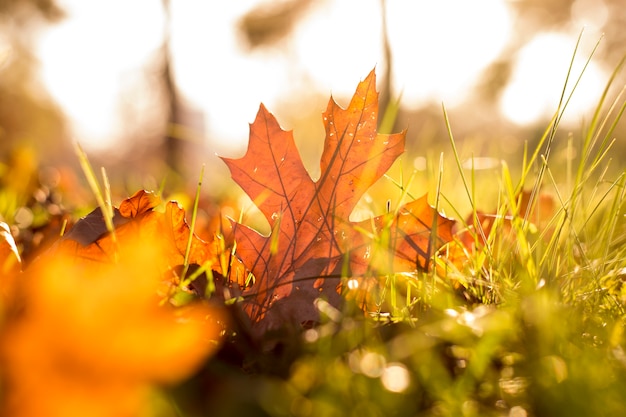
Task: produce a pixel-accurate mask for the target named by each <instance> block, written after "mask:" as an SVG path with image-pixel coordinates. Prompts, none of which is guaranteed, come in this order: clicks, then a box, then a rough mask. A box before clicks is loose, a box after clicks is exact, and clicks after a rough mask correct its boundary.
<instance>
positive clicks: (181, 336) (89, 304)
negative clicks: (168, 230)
mask: <svg viewBox="0 0 626 417" xmlns="http://www.w3.org/2000/svg"><path fill="white" fill-rule="evenodd" d="M151 243H152V242H150V241H149V240H148V241H147V240H145V238H139V239H138V240H134V239H122V240H120V241H119V242H118V244H119V250H120V251H119V254H120V256H119V258H118V260H117V262H116V263H102V264H101V265H100V267H99V268H94V267H93V266H94V264H93V263H92V262H91V261H90V262H80V261H78V262H77V259H76V257H75V256H73V254H72V253H71V252H57V253H56V254H55V255H54V256H52V257H47V258H46V261H45V262H35V263H34V264H32V265H31V267H30V268H28V269H27V270H26V271H24V272H23V273H22V274H21V277H20V278H21V279H20V280H19V286H20V288H19V290H20V291H19V292H18V293H19V299H18V300H14V303H13V304H14V305H16V306H18V308H17V309H14V310H13V311H12V312H11V314H9V315H7V318H6V320H5V322H4V323H3V324H4V325H3V327H2V329H0V364H1V366H0V368H1V369H2V377H3V382H6V385H4V384H3V385H4V388H3V398H2V404H1V407H0V413H1V414H2V415H10V416H16V417H38V416H42V415H46V416H59V417H61V416H62V417H68V416H87V415H88V416H102V417H109V416H135V415H143V414H142V412H145V410H144V409H143V406H144V405H145V404H146V401H147V398H146V393H147V392H148V391H147V390H148V389H149V388H150V386H152V385H154V384H171V383H175V382H177V381H180V380H181V379H182V378H185V377H186V376H188V375H190V373H192V372H194V371H195V370H196V369H197V368H198V367H199V366H200V365H201V364H202V363H203V361H204V360H205V359H206V358H207V356H208V355H210V354H211V352H213V351H214V350H215V349H216V347H217V343H216V341H218V339H219V333H220V332H221V331H222V330H223V318H222V315H223V314H222V313H221V312H220V311H218V310H216V309H213V308H208V307H207V306H206V305H202V304H197V305H189V306H187V307H185V308H173V307H172V306H170V305H164V306H160V305H159V300H160V298H159V297H158V295H157V293H158V290H159V288H160V286H161V282H162V276H161V274H160V273H158V271H156V270H155V269H154V268H153V264H154V262H155V260H157V259H159V257H160V256H162V254H161V253H160V248H159V247H158V245H152V244H151Z"/></svg>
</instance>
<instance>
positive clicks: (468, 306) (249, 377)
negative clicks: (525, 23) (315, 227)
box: [181, 61, 626, 417]
mask: <svg viewBox="0 0 626 417" xmlns="http://www.w3.org/2000/svg"><path fill="white" fill-rule="evenodd" d="M623 63H624V61H622V62H621V63H620V65H619V66H618V68H616V70H615V73H614V75H613V77H612V78H611V80H610V81H609V83H608V85H607V89H606V91H605V92H604V94H603V96H602V99H601V101H600V102H599V103H598V106H597V109H596V111H595V112H594V114H593V117H592V119H591V121H590V123H589V125H588V127H587V128H586V129H585V130H584V131H583V132H582V133H581V134H580V135H577V134H574V133H569V132H565V133H563V132H561V130H560V121H561V118H562V116H563V114H564V112H565V111H566V109H567V104H568V102H569V99H570V96H568V95H566V94H565V91H567V90H568V88H567V87H568V86H567V84H568V82H569V80H570V77H571V74H568V78H567V81H568V82H566V85H565V86H564V87H563V96H562V100H561V104H560V105H559V108H558V109H557V111H556V113H555V115H554V117H553V118H552V120H551V122H550V124H549V125H548V126H547V127H546V129H545V131H544V134H543V136H542V137H541V139H540V141H539V144H538V146H537V147H536V148H535V149H528V147H525V148H524V149H525V152H524V153H523V155H522V156H521V161H507V162H502V164H501V166H500V175H499V178H498V180H497V181H496V183H497V186H496V188H495V189H493V188H491V190H492V191H493V192H495V193H496V194H497V201H498V204H497V206H496V207H495V209H494V211H493V212H492V213H490V215H491V216H492V218H493V226H492V227H491V229H490V230H489V231H487V230H483V229H482V228H481V222H480V221H479V210H478V207H479V206H480V203H481V201H480V200H481V197H483V195H482V194H483V193H484V191H483V190H485V189H486V187H485V186H484V184H481V183H479V181H478V179H477V176H476V175H475V171H474V170H473V169H470V170H469V173H468V171H467V170H466V169H464V168H463V166H462V163H461V158H460V156H459V154H458V151H457V149H456V144H455V140H454V137H453V127H452V122H453V121H451V120H449V118H448V116H447V114H446V111H445V108H444V115H443V117H444V120H445V122H446V124H447V126H448V131H449V136H450V147H451V149H450V153H451V154H452V155H453V158H452V164H446V161H447V162H449V161H450V160H448V159H444V158H443V157H442V158H441V160H440V161H439V164H438V165H437V164H433V165H435V166H438V168H437V174H436V176H435V177H436V182H437V185H436V190H437V192H436V195H435V196H432V198H431V200H432V201H434V202H435V203H436V205H440V204H441V205H445V206H446V207H447V209H448V210H451V211H453V212H454V211H455V206H454V203H453V201H454V199H453V198H452V193H451V194H450V195H449V194H448V192H447V191H446V189H445V187H442V186H441V179H442V177H443V176H450V175H457V176H458V179H459V181H460V183H461V184H462V187H461V194H462V195H464V197H466V198H467V199H468V201H469V206H470V207H471V213H470V215H469V217H468V216H466V215H467V213H460V212H457V213H454V214H455V216H454V217H457V218H458V219H460V220H459V222H460V225H461V228H470V229H473V230H474V232H473V233H474V234H473V235H472V239H473V240H474V242H475V243H476V244H477V248H476V250H475V251H474V252H472V253H471V254H470V256H469V259H468V261H467V262H466V263H465V264H464V265H462V266H460V265H458V264H451V263H450V262H448V261H446V259H445V256H444V255H445V253H443V251H442V253H441V254H440V255H442V256H441V257H440V258H439V260H438V262H439V266H440V267H441V268H439V269H437V270H434V269H433V270H432V271H429V272H416V273H414V274H409V276H408V279H407V274H402V275H401V274H397V275H390V276H388V277H387V279H386V280H385V285H384V286H383V288H381V289H380V290H379V291H378V292H377V293H376V294H375V297H377V299H378V305H380V308H379V309H377V310H376V311H373V312H372V314H370V315H363V313H362V311H361V310H360V308H359V307H358V306H355V305H352V304H350V303H349V302H348V303H346V305H345V306H344V308H343V310H342V311H339V310H336V309H334V308H333V307H331V306H329V305H327V304H325V303H321V304H320V305H319V309H320V312H321V314H322V324H321V325H320V326H319V327H315V328H312V329H308V330H304V331H302V332H298V331H294V330H293V329H291V330H285V331H284V332H277V333H276V334H273V335H271V340H272V343H271V344H270V346H271V348H270V349H269V350H267V351H263V352H258V351H255V350H254V348H253V347H251V346H249V345H246V343H245V342H242V340H241V339H239V340H235V341H233V342H232V344H230V345H228V344H227V345H226V346H225V347H224V348H223V350H222V352H221V353H220V354H219V355H218V356H217V357H216V358H214V359H213V360H212V361H211V362H210V363H209V364H207V367H206V368H205V369H204V371H203V372H202V373H201V377H200V376H199V377H198V378H203V379H204V380H211V381H214V383H215V384H216V385H218V386H220V387H221V389H220V388H218V389H217V392H219V395H214V396H212V395H211V394H208V396H207V395H206V392H205V393H204V395H205V396H199V397H197V398H195V399H194V401H192V402H194V403H195V404H196V409H195V413H194V411H193V410H192V409H193V407H191V408H190V409H188V410H186V412H187V413H189V414H186V415H202V412H205V413H206V412H209V411H211V412H212V414H213V415H270V416H292V415H293V416H346V415H358V416H393V415H397V416H520V417H521V416H571V415H576V416H587V415H588V416H603V415H605V416H616V415H626V399H625V398H624V396H623V393H624V392H626V352H625V350H624V348H625V346H626V340H625V338H624V325H625V318H626V315H625V302H626V287H625V286H624V280H625V279H626V245H625V243H626V217H625V216H626V191H625V188H624V186H625V184H626V171H625V170H624V167H623V164H621V165H620V158H619V154H618V153H617V151H615V150H614V148H613V146H614V143H615V141H616V140H623V138H614V137H613V135H614V133H615V129H616V126H617V125H618V123H619V122H620V120H621V118H622V115H623V112H624V109H625V108H626V101H624V99H623V95H622V93H619V94H617V96H616V98H615V99H613V100H612V101H610V102H609V101H608V97H609V92H610V91H612V89H614V87H615V86H614V85H613V81H614V80H615V78H616V76H617V74H618V73H619V72H620V71H621V69H622V65H623ZM581 75H582V74H581ZM579 78H580V77H579V76H578V77H577V78H576V79H575V81H574V84H577V83H578V80H579ZM574 89H575V88H574ZM555 155H565V156H567V158H563V159H560V158H558V157H557V156H555ZM574 155H575V157H573V156H574ZM431 164H432V161H431ZM509 164H510V165H515V166H517V167H518V168H516V169H515V170H512V169H510V168H509ZM450 165H451V166H450ZM412 178H413V176H410V177H409V178H408V180H407V181H405V178H399V179H394V178H389V179H390V180H391V184H393V186H394V187H396V188H397V189H398V190H399V191H400V193H401V198H400V200H403V199H404V198H405V197H409V198H410V197H414V196H412V195H411V193H410V192H409V191H408V190H409V189H410V183H411V181H412ZM491 185H492V184H490V187H491ZM524 190H525V191H527V192H528V195H529V203H528V204H527V206H526V208H523V206H522V205H521V200H520V193H521V192H522V191H524ZM454 197H455V198H456V197H458V193H455V194H454ZM543 198H548V199H549V200H550V201H552V202H553V208H554V209H553V210H550V211H546V210H545V208H544V207H543V206H542V204H541V202H542V199H543ZM537 207H539V208H537ZM542 210H543V211H542ZM466 218H467V221H464V220H463V219H466ZM481 242H485V243H484V244H481ZM442 268H446V269H445V271H446V274H445V276H443V275H442V274H441V273H440V271H441V270H443V269H442ZM437 271H439V272H437ZM268 338H270V336H268ZM233 351H236V352H238V353H239V354H241V356H239V357H238V359H237V360H235V361H232V356H230V355H232V354H233ZM242 352H244V353H243V354H242ZM242 363H243V364H244V365H245V366H243V370H242V367H240V366H239V365H241V364H242ZM195 383H197V380H192V381H190V382H189V384H191V385H193V384H195ZM184 388H185V387H182V388H181V390H184Z"/></svg>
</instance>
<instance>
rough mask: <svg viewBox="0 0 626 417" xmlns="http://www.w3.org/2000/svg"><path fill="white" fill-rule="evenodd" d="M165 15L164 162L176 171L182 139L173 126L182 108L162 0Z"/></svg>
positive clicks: (165, 2) (165, 9)
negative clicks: (165, 109)
mask: <svg viewBox="0 0 626 417" xmlns="http://www.w3.org/2000/svg"><path fill="white" fill-rule="evenodd" d="M162 2H163V12H164V16H165V29H164V32H165V33H164V36H163V46H162V49H161V65H162V68H161V71H160V73H161V78H162V82H163V87H162V88H163V100H164V102H165V103H164V104H165V106H166V108H167V124H166V126H165V138H164V145H163V147H164V152H165V162H166V163H167V165H168V166H169V167H170V168H171V169H172V170H174V171H175V172H177V173H181V172H182V169H183V153H184V149H183V141H182V140H180V138H177V137H175V135H174V132H175V131H176V129H175V127H176V126H178V125H179V124H181V119H182V109H181V105H180V100H179V98H178V91H177V88H176V82H175V81H174V74H173V72H172V55H171V50H170V37H171V32H170V20H171V14H170V1H169V0H162Z"/></svg>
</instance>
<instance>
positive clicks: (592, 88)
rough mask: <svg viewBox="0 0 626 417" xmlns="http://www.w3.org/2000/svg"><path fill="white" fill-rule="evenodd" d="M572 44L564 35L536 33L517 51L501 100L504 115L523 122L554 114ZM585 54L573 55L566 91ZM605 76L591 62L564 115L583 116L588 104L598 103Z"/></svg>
mask: <svg viewBox="0 0 626 417" xmlns="http://www.w3.org/2000/svg"><path fill="white" fill-rule="evenodd" d="M575 44H576V39H575V38H572V37H570V36H567V35H565V34H562V33H544V34H541V35H538V36H536V37H535V38H534V39H533V40H532V41H531V42H529V43H528V44H527V45H526V46H525V47H524V48H523V49H522V50H521V51H520V52H519V54H518V57H517V65H516V66H515V70H514V72H513V75H512V78H511V82H510V83H509V85H508V86H507V88H506V89H505V91H504V93H503V95H502V99H501V102H500V106H501V110H502V112H503V113H504V115H505V117H507V118H508V119H509V120H511V121H512V122H514V123H517V124H520V125H523V124H528V123H533V122H537V121H539V120H540V119H541V118H546V117H550V115H552V114H554V112H555V111H556V110H557V107H558V103H559V98H560V96H561V92H562V90H563V83H564V82H565V78H566V75H567V69H568V66H569V63H570V61H571V58H572V53H573V51H574V46H575ZM587 57H588V54H586V53H585V52H584V51H579V53H578V55H577V56H576V58H575V60H574V65H573V68H572V73H571V75H570V80H569V84H568V89H567V94H569V93H570V92H571V91H572V86H573V85H574V83H575V82H576V79H577V77H578V76H579V74H580V72H581V70H582V69H583V67H584V64H585V61H586V60H587ZM604 78H605V76H604V74H603V72H602V70H601V69H600V67H598V66H597V65H596V64H595V63H594V62H591V63H590V64H589V66H588V67H587V69H586V70H585V74H584V75H583V77H582V80H581V82H580V84H579V85H578V86H577V87H576V91H575V93H574V96H573V98H572V100H571V101H570V103H569V104H568V108H567V110H566V114H567V115H569V117H575V118H580V117H582V116H583V114H585V113H586V112H587V111H588V109H589V105H590V103H595V102H597V100H598V99H599V97H600V94H601V93H602V90H603V85H604V81H603V80H604ZM566 98H567V96H566Z"/></svg>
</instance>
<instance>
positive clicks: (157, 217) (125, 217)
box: [53, 190, 222, 273]
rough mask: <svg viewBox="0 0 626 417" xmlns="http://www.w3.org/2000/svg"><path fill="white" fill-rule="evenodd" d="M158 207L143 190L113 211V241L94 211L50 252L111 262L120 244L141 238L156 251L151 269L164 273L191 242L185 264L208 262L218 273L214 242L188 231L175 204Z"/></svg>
mask: <svg viewBox="0 0 626 417" xmlns="http://www.w3.org/2000/svg"><path fill="white" fill-rule="evenodd" d="M159 204H160V199H159V198H158V197H157V196H156V195H154V194H152V193H150V192H147V191H144V190H140V191H138V192H136V193H135V194H134V195H133V196H132V197H130V198H127V199H126V200H124V201H122V203H121V204H120V207H119V209H117V208H114V210H113V211H114V217H113V225H114V226H115V235H116V236H115V239H113V237H112V235H111V234H110V233H109V232H108V231H107V229H106V225H105V222H104V217H103V215H102V211H101V210H100V208H97V209H95V210H93V211H92V212H91V213H89V214H88V215H87V216H85V217H84V218H82V219H80V220H79V221H78V222H76V224H75V225H74V227H72V229H70V231H69V232H68V233H66V234H65V236H64V237H63V238H62V239H61V240H60V241H59V242H58V243H57V245H56V246H55V247H54V248H53V253H56V252H57V251H62V252H63V253H69V254H71V255H73V256H74V257H75V258H76V259H77V260H82V261H92V262H95V263H97V264H101V263H110V262H114V260H115V256H116V254H117V252H118V251H117V245H118V244H119V242H120V241H125V240H132V239H138V238H141V239H142V240H143V241H146V242H150V244H151V245H153V246H155V247H158V248H159V249H160V255H159V256H158V257H157V258H156V259H155V260H154V263H153V266H154V267H157V268H158V269H159V270H160V271H161V272H164V271H165V270H167V269H171V268H174V267H176V266H178V265H182V264H183V262H184V260H185V253H186V252H187V244H188V241H189V239H191V246H190V250H189V255H188V258H187V261H188V263H190V264H198V265H202V264H205V263H209V264H210V265H209V266H210V267H211V268H212V269H214V270H216V271H217V272H219V273H221V272H222V271H221V267H220V262H218V259H217V251H218V248H217V247H216V245H215V243H214V242H206V241H204V240H202V239H200V238H199V237H197V236H196V235H195V234H193V233H192V232H191V230H190V228H189V225H188V224H187V221H186V220H185V211H184V209H183V208H182V207H180V205H179V204H178V203H176V202H175V201H170V202H168V203H167V204H166V205H165V211H164V212H159V211H155V210H154V209H155V208H156V207H157V206H158V205H159Z"/></svg>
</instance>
